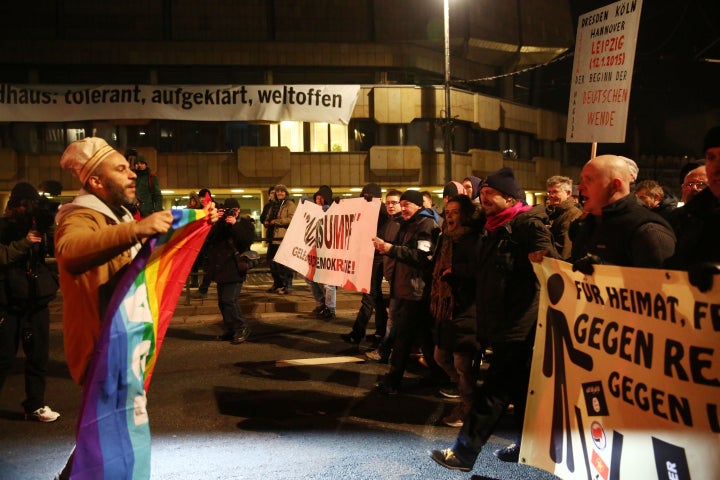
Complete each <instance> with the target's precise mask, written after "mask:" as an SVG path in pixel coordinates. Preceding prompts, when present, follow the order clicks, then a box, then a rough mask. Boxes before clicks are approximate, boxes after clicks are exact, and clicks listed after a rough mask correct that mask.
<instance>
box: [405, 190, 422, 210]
mask: <svg viewBox="0 0 720 480" xmlns="http://www.w3.org/2000/svg"><path fill="white" fill-rule="evenodd" d="M403 200H407V201H408V202H412V203H414V204H415V205H417V206H418V207H420V208H422V206H423V196H422V193H420V192H418V191H417V190H406V191H405V193H403V194H402V196H401V197H400V201H403Z"/></svg>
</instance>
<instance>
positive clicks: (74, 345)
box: [55, 190, 141, 384]
mask: <svg viewBox="0 0 720 480" xmlns="http://www.w3.org/2000/svg"><path fill="white" fill-rule="evenodd" d="M56 220H57V228H56V230H55V257H56V259H57V264H58V271H59V273H60V289H61V291H62V293H63V333H64V342H65V358H66V361H67V364H68V368H69V369H70V375H72V378H73V380H74V381H75V382H76V383H78V384H82V382H83V378H84V377H85V371H86V369H87V366H88V363H89V362H90V359H91V357H92V355H93V352H94V350H95V344H96V342H97V340H98V337H99V335H100V325H101V321H102V318H103V316H104V314H105V312H104V311H103V308H104V306H105V305H107V303H108V301H109V300H110V297H111V295H112V292H113V290H114V287H115V284H116V282H117V281H118V280H119V278H120V275H118V274H119V273H120V272H121V271H122V270H123V269H124V268H125V267H126V266H127V265H128V264H130V262H132V259H133V258H134V257H135V255H136V254H137V252H138V251H139V250H140V246H141V245H140V242H139V240H138V238H137V236H136V235H135V226H134V223H135V222H134V221H133V218H132V215H130V212H129V211H127V210H126V209H125V208H122V216H121V217H118V216H117V215H116V214H115V213H114V212H113V211H111V210H110V208H109V207H108V206H107V205H106V204H105V203H103V202H102V201H101V200H100V199H99V198H97V197H96V196H95V195H92V194H89V193H87V192H85V191H84V190H81V191H80V194H79V195H78V196H77V197H76V198H75V199H74V200H73V201H72V202H71V203H68V204H65V205H63V207H62V208H61V209H60V211H59V212H58V215H57V217H56Z"/></svg>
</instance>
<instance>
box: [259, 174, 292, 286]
mask: <svg viewBox="0 0 720 480" xmlns="http://www.w3.org/2000/svg"><path fill="white" fill-rule="evenodd" d="M274 190H275V196H276V198H277V201H276V202H275V203H274V204H273V205H272V208H271V209H270V213H269V214H268V217H267V220H266V222H267V226H268V227H270V228H272V238H271V239H270V238H269V239H268V240H269V245H268V248H267V258H268V262H270V273H271V274H272V277H273V286H272V287H270V289H268V293H272V292H277V293H280V294H284V295H287V294H288V293H290V292H291V291H292V288H293V287H292V281H293V271H292V270H290V269H289V268H288V267H286V266H285V265H283V264H281V263H278V262H276V261H275V260H274V258H275V254H276V253H277V251H278V249H279V248H280V244H281V243H282V240H283V238H284V237H285V233H286V232H287V229H288V226H289V225H290V221H291V220H292V217H293V215H294V214H295V209H296V208H297V207H296V206H295V202H293V201H292V200H291V199H290V198H289V196H290V192H289V191H288V189H287V187H286V186H285V185H282V184H278V185H275V188H274Z"/></svg>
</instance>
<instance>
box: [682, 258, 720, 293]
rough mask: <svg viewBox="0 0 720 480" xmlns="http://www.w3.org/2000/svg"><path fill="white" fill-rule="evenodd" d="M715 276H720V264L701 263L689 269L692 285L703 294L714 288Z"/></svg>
mask: <svg viewBox="0 0 720 480" xmlns="http://www.w3.org/2000/svg"><path fill="white" fill-rule="evenodd" d="M715 275H720V263H716V262H699V263H694V264H692V265H690V267H688V278H689V279H690V285H693V286H695V287H697V288H698V290H700V291H701V292H707V291H708V290H710V289H711V288H712V286H713V276H715Z"/></svg>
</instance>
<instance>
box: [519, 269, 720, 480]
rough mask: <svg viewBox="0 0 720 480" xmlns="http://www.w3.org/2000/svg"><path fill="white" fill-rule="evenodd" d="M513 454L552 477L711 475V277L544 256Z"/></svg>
mask: <svg viewBox="0 0 720 480" xmlns="http://www.w3.org/2000/svg"><path fill="white" fill-rule="evenodd" d="M534 267H535V273H536V275H537V277H538V280H539V281H540V285H541V295H540V308H539V312H540V314H539V317H538V322H537V333H536V337H535V348H534V350H533V363H532V371H531V375H530V384H529V389H528V392H529V393H528V397H527V399H528V403H527V410H526V412H525V424H524V427H523V439H522V444H521V450H520V458H521V461H522V462H525V463H528V464H530V465H533V466H535V467H538V468H542V469H543V470H547V471H549V472H552V473H554V474H555V475H557V476H559V477H560V478H562V479H566V480H567V479H577V480H580V479H582V480H587V479H589V478H593V479H598V480H600V479H603V480H610V479H624V478H658V479H659V478H673V479H677V480H689V479H691V478H692V479H693V480H699V479H708V480H710V479H717V478H720V456H718V452H720V284H719V283H720V282H718V277H715V285H714V288H713V289H712V290H711V291H709V292H706V293H702V292H700V291H698V290H697V289H696V288H695V287H693V286H691V285H690V284H689V283H688V276H687V273H686V272H679V271H671V270H657V269H650V268H630V267H616V266H606V265H595V266H594V268H595V272H594V273H593V275H587V276H585V275H583V274H581V273H579V272H573V271H572V265H571V264H569V263H565V262H561V261H559V260H551V259H545V260H544V261H543V263H542V264H540V265H538V264H535V265H534Z"/></svg>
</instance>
